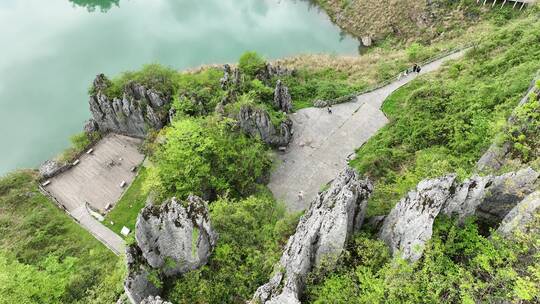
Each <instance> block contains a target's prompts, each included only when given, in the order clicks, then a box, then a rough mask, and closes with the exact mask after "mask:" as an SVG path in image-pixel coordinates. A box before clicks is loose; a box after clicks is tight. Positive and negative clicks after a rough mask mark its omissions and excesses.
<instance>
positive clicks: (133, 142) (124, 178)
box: [42, 134, 144, 254]
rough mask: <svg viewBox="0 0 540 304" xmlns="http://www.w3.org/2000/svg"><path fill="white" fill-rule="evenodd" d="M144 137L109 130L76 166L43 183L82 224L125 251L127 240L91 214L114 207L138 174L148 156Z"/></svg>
mask: <svg viewBox="0 0 540 304" xmlns="http://www.w3.org/2000/svg"><path fill="white" fill-rule="evenodd" d="M141 143H142V140H140V139H136V138H131V137H127V136H123V135H118V134H108V135H107V136H105V137H104V138H103V139H102V140H100V141H99V142H98V143H97V144H96V145H95V146H94V147H93V148H92V149H91V150H89V151H88V152H87V153H85V154H83V155H82V156H81V157H80V158H79V159H78V162H77V164H76V165H75V166H73V167H72V168H70V169H69V170H67V171H66V172H63V173H61V174H59V175H57V176H55V177H53V178H51V179H50V180H49V181H48V184H47V185H46V186H45V187H42V189H43V190H44V191H46V192H47V193H48V194H49V195H50V196H51V197H52V198H53V199H54V200H55V201H56V203H57V204H58V205H59V206H60V207H61V208H62V209H64V210H65V211H66V212H67V213H69V214H70V215H71V216H72V217H73V218H74V219H75V220H76V221H77V222H78V223H79V224H80V225H81V226H83V227H84V228H85V229H86V230H88V231H89V232H90V233H92V234H93V235H94V236H95V237H96V238H97V239H98V240H100V241H101V242H102V243H103V244H104V245H106V246H107V247H108V248H109V249H111V250H112V251H113V252H115V253H116V254H121V253H123V252H124V240H123V239H122V238H121V237H120V236H119V235H117V234H116V233H114V232H113V231H111V230H110V229H109V228H107V227H105V226H104V225H103V224H102V223H100V222H99V221H98V220H96V219H95V218H94V217H93V216H91V215H90V211H91V210H96V211H99V212H100V213H104V212H106V211H108V210H110V209H112V208H113V207H114V205H115V204H116V202H117V201H118V200H119V199H120V198H121V196H122V194H123V193H124V191H125V190H126V189H127V188H128V187H129V185H130V184H131V182H132V181H133V179H134V178H135V176H136V172H135V170H133V168H134V167H138V166H139V165H140V164H141V163H142V162H143V160H144V155H143V154H142V153H140V152H139V151H138V146H139V145H140V144H141Z"/></svg>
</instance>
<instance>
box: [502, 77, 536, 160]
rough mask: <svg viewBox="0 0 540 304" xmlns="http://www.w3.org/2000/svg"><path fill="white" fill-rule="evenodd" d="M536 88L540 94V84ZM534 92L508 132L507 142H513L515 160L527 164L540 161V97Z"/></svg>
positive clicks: (513, 120) (516, 113) (516, 115)
mask: <svg viewBox="0 0 540 304" xmlns="http://www.w3.org/2000/svg"><path fill="white" fill-rule="evenodd" d="M536 88H537V90H538V92H540V82H538V83H537V85H536ZM537 94H538V93H536V92H533V94H532V95H531V96H530V97H529V98H530V100H529V102H527V103H525V104H524V105H523V106H521V107H519V108H518V109H517V110H516V111H515V113H514V117H513V119H512V125H511V126H510V127H509V128H507V130H506V134H505V135H506V140H507V141H509V142H511V143H512V145H511V153H512V154H513V157H514V158H517V159H521V160H522V161H523V162H525V163H527V162H530V161H534V160H538V159H540V102H539V101H540V97H539V95H537Z"/></svg>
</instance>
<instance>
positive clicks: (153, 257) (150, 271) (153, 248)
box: [124, 196, 217, 304]
mask: <svg viewBox="0 0 540 304" xmlns="http://www.w3.org/2000/svg"><path fill="white" fill-rule="evenodd" d="M135 239H136V241H137V244H136V245H131V246H129V247H128V248H127V250H126V256H127V266H128V276H127V278H126V281H125V283H124V287H125V290H126V294H127V295H128V297H129V298H130V300H131V301H132V303H136V304H138V303H140V302H141V301H142V300H143V299H146V298H147V297H149V296H157V295H159V294H160V293H161V289H160V288H159V285H160V284H156V282H155V281H156V280H157V281H159V280H161V279H163V278H169V277H174V276H178V275H181V274H183V273H186V272H188V271H190V270H193V269H196V268H198V267H200V266H202V265H204V264H206V262H207V261H208V257H209V256H210V254H211V253H212V251H213V249H214V247H215V246H216V242H217V234H216V233H215V232H214V231H213V229H212V227H211V225H210V219H209V214H208V208H207V206H206V203H205V202H204V201H203V200H202V199H200V198H199V197H196V196H190V197H189V198H188V199H187V201H186V202H185V204H182V203H180V202H177V201H176V199H174V198H173V199H171V200H169V201H167V202H165V203H163V204H162V205H161V206H155V205H147V206H146V207H144V209H143V210H142V211H141V212H140V213H139V216H138V217H137V224H136V233H135Z"/></svg>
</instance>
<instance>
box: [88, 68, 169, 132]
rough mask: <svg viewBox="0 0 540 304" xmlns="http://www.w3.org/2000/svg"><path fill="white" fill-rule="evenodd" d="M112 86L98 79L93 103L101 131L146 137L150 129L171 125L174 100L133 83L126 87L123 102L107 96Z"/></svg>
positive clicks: (96, 120)
mask: <svg viewBox="0 0 540 304" xmlns="http://www.w3.org/2000/svg"><path fill="white" fill-rule="evenodd" d="M110 85H111V84H110V81H109V80H108V79H107V78H106V77H105V75H103V74H100V75H97V76H96V79H95V80H94V92H93V94H92V95H91V96H90V100H89V104H90V112H91V113H92V116H93V119H94V121H95V122H96V124H97V125H98V126H99V130H100V131H103V132H106V131H112V132H117V133H121V134H126V135H129V136H135V137H144V136H145V135H146V134H147V132H148V130H149V128H154V129H160V128H162V127H163V126H164V125H165V124H166V123H167V121H168V118H169V115H168V108H169V104H170V99H171V97H170V96H161V93H159V92H156V91H154V90H152V89H146V88H145V87H144V86H142V85H140V84H137V83H133V82H132V83H129V84H127V85H126V86H125V88H124V92H123V96H122V98H113V99H111V98H109V97H108V96H107V95H106V90H107V89H108V88H109V86H110Z"/></svg>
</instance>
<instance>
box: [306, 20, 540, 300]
mask: <svg viewBox="0 0 540 304" xmlns="http://www.w3.org/2000/svg"><path fill="white" fill-rule="evenodd" d="M531 15H532V16H531V17H530V18H526V19H523V20H517V21H515V22H511V23H509V24H507V25H506V26H504V27H502V28H501V29H500V30H498V31H495V32H493V33H492V34H490V35H488V36H486V37H485V38H483V39H482V41H481V42H480V43H479V45H477V46H476V47H475V48H474V49H471V50H470V51H469V52H468V53H467V55H466V57H465V58H464V59H461V60H459V61H457V62H454V63H450V64H448V65H447V66H446V67H445V68H444V69H443V70H442V71H440V72H438V73H436V74H433V75H426V76H425V77H422V78H421V79H418V80H416V81H414V82H413V83H411V84H409V85H407V86H405V87H403V88H402V89H400V90H399V91H397V92H396V93H394V94H393V95H392V96H391V97H390V98H389V99H388V100H387V101H386V103H385V104H384V106H383V109H384V111H385V113H386V114H387V115H388V117H389V118H390V120H391V122H390V123H389V125H388V126H387V127H385V128H383V129H382V130H381V131H380V132H379V133H378V134H377V135H376V136H375V137H373V138H372V139H371V140H369V141H368V142H367V144H366V145H364V146H363V147H362V148H360V149H359V150H358V151H357V159H356V160H355V161H353V162H352V164H353V165H354V166H355V167H356V168H357V169H359V170H360V171H361V172H362V173H366V174H368V175H369V176H371V177H372V178H373V179H375V181H376V184H375V194H374V196H373V197H372V199H371V200H370V202H369V204H368V208H370V209H369V213H370V214H371V215H375V214H386V213H388V211H389V210H390V208H392V207H393V206H394V204H395V203H397V201H398V200H399V198H400V197H402V196H403V195H404V194H405V193H406V192H407V191H409V190H410V189H412V188H413V187H415V186H416V184H417V183H418V182H419V181H420V180H421V179H424V178H428V177H435V176H441V175H444V174H445V173H448V172H457V173H458V174H459V175H460V176H461V177H466V176H469V175H470V174H471V173H472V171H473V170H474V167H475V165H476V161H477V160H478V159H479V158H480V156H481V155H482V153H483V152H485V151H486V149H487V147H488V146H489V145H490V144H491V143H492V141H493V140H494V138H495V135H496V134H502V137H501V138H499V139H498V140H499V141H501V142H502V141H508V142H510V143H511V147H512V148H511V151H512V152H511V153H510V157H511V158H512V162H511V163H510V167H506V168H502V169H501V171H502V172H504V171H506V170H509V169H511V170H515V169H517V168H521V167H524V166H532V167H533V168H536V169H537V170H538V169H539V162H540V158H539V154H538V144H537V140H538V136H539V133H540V129H539V128H538V105H539V100H538V96H537V94H535V95H534V96H532V97H531V98H532V99H533V100H532V101H531V102H530V103H528V104H526V105H524V106H523V107H520V108H519V109H518V110H517V111H516V114H515V117H514V119H513V122H514V124H513V125H512V126H511V127H507V126H506V121H507V118H508V117H509V115H510V113H511V112H512V111H513V110H514V108H516V107H517V105H518V103H519V101H520V99H521V98H522V97H523V94H524V93H525V92H526V91H527V90H528V87H529V84H530V82H531V79H532V78H533V77H534V76H535V74H536V71H537V70H538V69H539V68H540V43H539V42H540V40H539V39H540V21H539V20H538V18H537V16H536V15H535V14H531ZM537 85H538V89H539V90H540V84H537ZM482 229H483V227H481V226H479V225H478V224H477V223H476V222H475V219H474V218H470V219H469V220H468V221H467V222H466V224H465V225H464V226H461V225H458V224H457V223H456V222H455V221H454V219H449V218H439V219H437V221H436V222H435V226H434V232H433V238H432V239H431V240H430V241H429V242H428V244H427V246H426V248H425V251H424V256H423V258H422V259H420V260H419V261H418V262H416V263H409V262H406V261H404V260H401V259H399V258H392V257H391V255H390V254H389V252H388V249H387V247H386V245H385V244H384V242H381V241H379V240H377V237H376V236H374V235H372V234H371V233H370V232H369V231H365V232H363V233H361V234H359V235H358V236H357V237H356V238H355V239H354V241H352V242H351V244H350V247H349V249H348V251H347V253H346V254H344V255H343V256H342V259H341V262H340V264H339V266H338V267H337V268H334V269H325V268H324V267H321V268H319V269H316V270H315V271H314V272H313V273H312V275H311V277H310V279H309V283H308V285H309V291H308V293H307V295H306V299H305V300H306V302H310V303H500V302H505V301H507V302H509V303H538V302H539V301H540V275H539V271H540V248H539V247H538V244H539V242H540V234H539V229H540V218H539V217H538V216H537V217H536V220H535V221H534V222H532V223H530V226H529V229H531V230H530V231H529V232H528V233H518V234H516V235H514V237H513V238H512V239H511V240H508V239H505V238H501V237H499V236H498V235H496V234H495V235H493V236H492V237H486V236H485V232H483V233H481V230H482Z"/></svg>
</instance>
